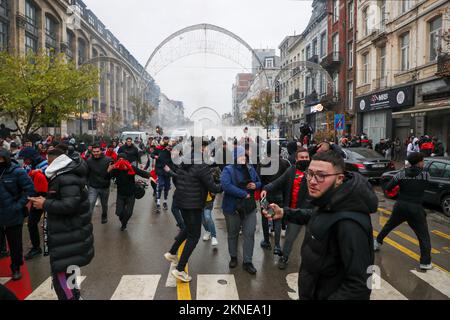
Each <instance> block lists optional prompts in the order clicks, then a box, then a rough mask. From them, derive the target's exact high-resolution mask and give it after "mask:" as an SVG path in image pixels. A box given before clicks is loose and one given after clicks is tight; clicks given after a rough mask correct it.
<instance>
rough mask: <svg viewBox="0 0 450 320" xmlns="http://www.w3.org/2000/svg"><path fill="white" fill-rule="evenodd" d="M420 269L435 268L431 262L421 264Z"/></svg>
mask: <svg viewBox="0 0 450 320" xmlns="http://www.w3.org/2000/svg"><path fill="white" fill-rule="evenodd" d="M420 269H421V270H431V269H433V266H432V265H431V263H430V264H421V265H420Z"/></svg>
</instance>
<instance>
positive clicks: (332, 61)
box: [320, 51, 341, 70]
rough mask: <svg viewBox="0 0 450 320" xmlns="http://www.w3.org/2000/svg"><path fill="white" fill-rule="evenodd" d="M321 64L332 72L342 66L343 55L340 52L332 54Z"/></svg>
mask: <svg viewBox="0 0 450 320" xmlns="http://www.w3.org/2000/svg"><path fill="white" fill-rule="evenodd" d="M320 64H321V65H322V67H324V68H325V69H327V70H332V69H334V68H337V67H339V65H340V64H341V53H340V52H339V51H333V52H331V53H330V54H328V55H327V56H326V57H325V58H323V59H322V62H321V63H320Z"/></svg>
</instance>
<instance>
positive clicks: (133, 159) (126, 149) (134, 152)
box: [117, 138, 141, 167]
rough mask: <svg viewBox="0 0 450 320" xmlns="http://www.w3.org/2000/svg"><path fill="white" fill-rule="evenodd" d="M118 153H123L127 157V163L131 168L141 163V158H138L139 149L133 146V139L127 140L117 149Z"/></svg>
mask: <svg viewBox="0 0 450 320" xmlns="http://www.w3.org/2000/svg"><path fill="white" fill-rule="evenodd" d="M119 153H124V154H126V156H127V160H128V162H130V163H131V164H132V165H133V166H135V167H137V166H138V164H140V163H141V158H140V156H139V149H138V148H137V147H136V146H135V145H134V144H133V139H131V138H127V141H126V143H125V144H124V145H123V146H121V147H120V148H119V151H118V152H117V154H119Z"/></svg>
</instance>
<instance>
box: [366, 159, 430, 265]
mask: <svg viewBox="0 0 450 320" xmlns="http://www.w3.org/2000/svg"><path fill="white" fill-rule="evenodd" d="M423 159H424V155H423V154H422V153H420V152H414V153H411V154H410V155H409V156H408V162H409V163H410V164H411V167H410V168H406V169H403V170H401V171H399V172H398V173H397V174H396V175H395V176H394V177H393V179H392V180H391V181H390V182H389V183H388V185H387V186H386V190H391V189H392V188H394V187H395V186H397V185H398V186H400V192H399V195H398V199H397V203H396V204H395V206H394V210H393V212H392V215H391V217H390V219H389V220H388V222H387V223H386V224H385V225H384V227H383V229H382V230H381V232H380V234H379V235H378V236H377V238H376V239H375V242H374V248H375V250H376V251H378V250H379V249H380V247H381V245H382V244H383V240H384V238H385V237H386V236H387V235H388V234H389V232H391V231H392V230H394V229H395V228H397V227H398V226H399V225H400V224H402V223H403V222H405V221H407V222H408V225H409V226H410V227H411V229H413V231H414V233H415V234H416V235H417V238H418V239H419V246H420V269H422V270H430V269H432V265H431V242H430V234H429V232H428V224H427V218H426V213H425V210H424V209H423V206H422V203H423V195H424V193H425V188H426V186H427V183H428V180H429V178H430V175H429V173H428V172H426V171H423V166H424V160H423Z"/></svg>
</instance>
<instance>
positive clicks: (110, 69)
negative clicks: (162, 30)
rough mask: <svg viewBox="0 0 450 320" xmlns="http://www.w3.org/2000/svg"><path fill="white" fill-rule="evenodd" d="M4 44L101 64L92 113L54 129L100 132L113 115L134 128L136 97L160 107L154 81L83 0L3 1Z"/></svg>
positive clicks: (0, 33)
mask: <svg viewBox="0 0 450 320" xmlns="http://www.w3.org/2000/svg"><path fill="white" fill-rule="evenodd" d="M0 48H2V49H7V50H9V51H10V52H11V53H16V54H22V55H23V54H26V53H27V52H28V51H29V50H31V51H34V52H37V51H38V50H40V49H45V50H47V52H49V53H50V52H54V53H60V52H62V53H64V54H65V55H66V57H67V59H68V60H72V61H74V63H76V64H77V65H82V64H86V63H92V64H95V65H97V66H98V68H99V70H100V76H101V81H100V85H99V88H98V90H99V93H98V98H95V99H91V100H90V101H87V104H88V106H89V108H88V109H90V110H91V112H86V113H84V114H78V115H74V116H73V117H72V118H71V119H69V120H68V121H67V122H66V121H64V122H63V123H62V125H61V127H60V128H56V129H55V133H60V134H64V133H80V130H81V131H82V132H87V131H89V132H90V133H99V134H101V133H102V128H104V127H105V123H106V122H107V120H108V118H110V116H111V115H113V114H119V115H120V119H121V122H122V125H123V126H124V127H131V126H132V123H133V122H134V120H135V119H134V114H133V105H132V104H131V103H130V101H129V99H130V97H132V96H139V97H141V96H142V97H144V99H145V100H146V101H147V102H148V103H150V104H151V105H152V106H153V107H155V108H157V107H158V104H159V95H160V89H159V87H158V86H157V85H156V83H155V81H154V79H153V78H152V77H151V76H150V75H149V74H148V73H147V72H146V71H145V70H144V68H143V67H142V66H141V65H140V64H139V62H138V61H137V60H136V59H135V58H134V57H133V55H131V54H130V52H129V51H128V50H127V49H126V48H125V47H124V46H123V45H122V44H121V43H120V42H119V40H118V39H117V38H116V37H115V36H114V35H113V34H112V33H111V31H109V30H108V29H107V28H106V26H105V25H104V24H103V23H102V22H101V21H100V20H99V19H98V18H97V17H96V16H95V14H94V13H93V12H92V11H91V10H89V9H88V8H87V7H86V5H85V4H84V3H83V1H81V0H61V1H51V0H14V1H13V0H0ZM141 75H142V77H141ZM80 122H81V125H80Z"/></svg>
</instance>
